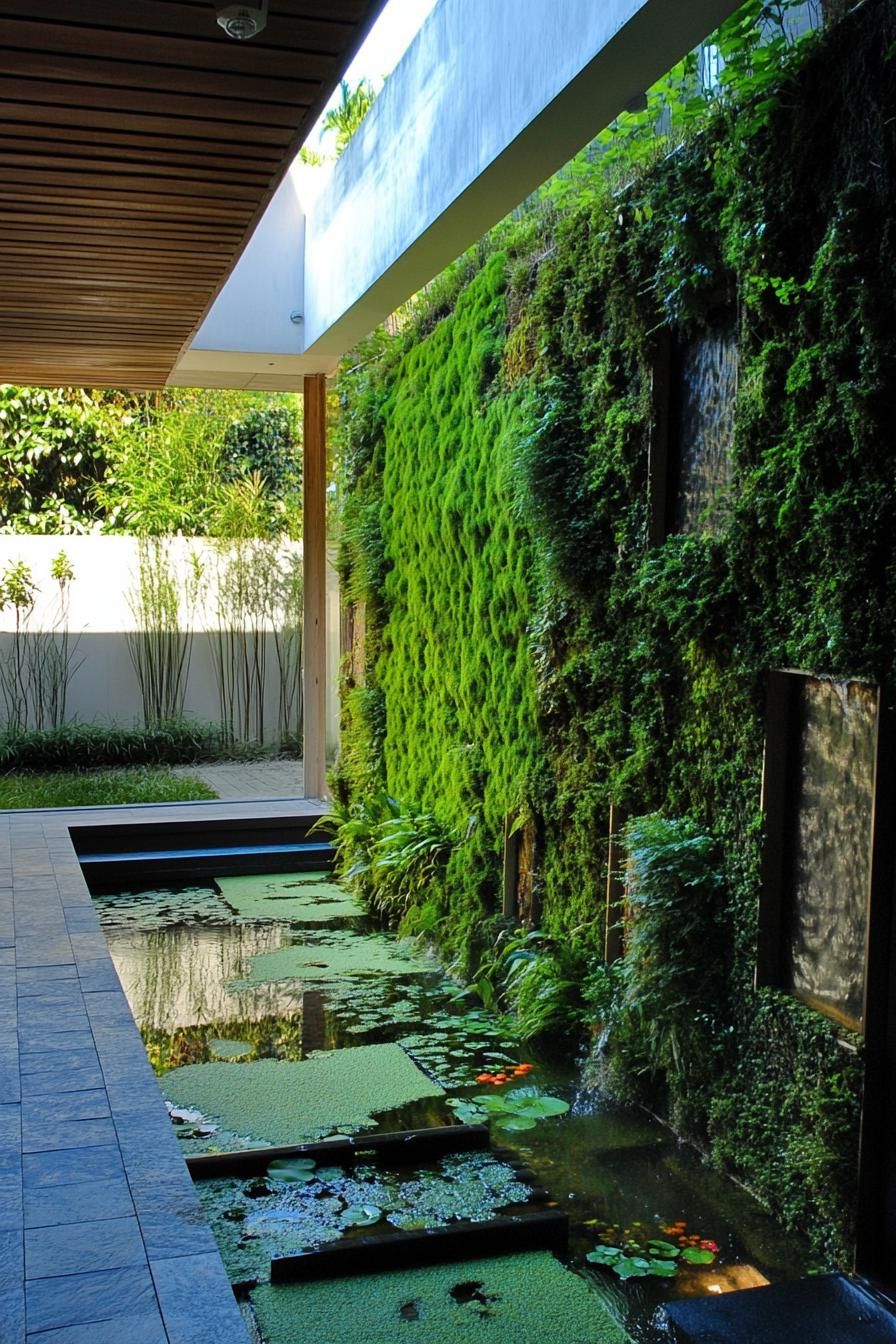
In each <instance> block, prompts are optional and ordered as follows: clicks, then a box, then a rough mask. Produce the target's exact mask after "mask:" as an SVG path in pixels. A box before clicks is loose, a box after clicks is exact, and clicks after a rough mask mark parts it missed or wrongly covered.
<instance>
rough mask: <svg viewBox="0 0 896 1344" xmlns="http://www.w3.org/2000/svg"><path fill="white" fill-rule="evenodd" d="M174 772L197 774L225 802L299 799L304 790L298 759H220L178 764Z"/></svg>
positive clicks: (301, 770)
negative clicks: (250, 799) (214, 763)
mask: <svg viewBox="0 0 896 1344" xmlns="http://www.w3.org/2000/svg"><path fill="white" fill-rule="evenodd" d="M174 772H175V774H180V775H194V776H196V777H198V778H199V779H201V780H202V781H203V782H204V783H205V784H207V785H208V787H209V788H210V789H214V790H215V793H216V794H217V795H218V797H219V798H220V799H222V801H224V802H233V801H243V800H246V799H249V798H301V797H302V794H303V792H304V789H305V775H304V771H303V768H302V762H301V761H222V762H221V763H220V764H217V765H178V766H175V767H174Z"/></svg>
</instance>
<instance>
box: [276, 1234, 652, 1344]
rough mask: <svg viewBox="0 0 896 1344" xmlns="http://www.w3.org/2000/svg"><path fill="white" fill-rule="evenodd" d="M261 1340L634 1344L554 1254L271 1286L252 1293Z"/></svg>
mask: <svg viewBox="0 0 896 1344" xmlns="http://www.w3.org/2000/svg"><path fill="white" fill-rule="evenodd" d="M252 1302H253V1305H254V1306H255V1310H256V1314H257V1316H258V1321H259V1324H260V1326H261V1330H262V1333H263V1335H264V1337H265V1338H266V1339H276V1340H277V1341H278V1344H307V1339H308V1331H309V1322H331V1323H332V1322H338V1325H336V1326H335V1331H334V1330H333V1328H332V1327H331V1337H334V1338H335V1337H337V1336H338V1339H339V1344H395V1341H396V1340H401V1339H404V1337H405V1335H407V1337H408V1339H409V1340H411V1339H414V1340H416V1339H420V1340H426V1344H452V1342H453V1344H458V1341H461V1340H463V1341H468V1340H469V1341H474V1342H475V1341H477V1340H479V1339H482V1340H483V1341H487V1344H525V1342H526V1341H534V1340H545V1339H550V1340H551V1344H586V1341H587V1344H631V1340H630V1336H629V1335H628V1334H626V1332H625V1330H624V1329H623V1328H622V1326H621V1325H619V1324H618V1322H617V1321H616V1320H614V1318H613V1317H612V1316H611V1314H610V1313H609V1311H608V1310H607V1309H606V1307H605V1306H604V1305H603V1303H602V1302H601V1300H600V1298H599V1296H598V1294H597V1293H596V1292H595V1291H594V1289H593V1288H592V1287H591V1286H590V1285H589V1284H588V1283H586V1282H585V1281H584V1280H583V1279H581V1278H580V1277H579V1276H578V1275H577V1274H574V1273H572V1272H571V1271H570V1270H568V1269H566V1268H565V1267H564V1266H563V1265H561V1264H560V1262H559V1261H558V1260H555V1259H554V1257H553V1256H552V1255H551V1254H550V1253H549V1252H548V1251H527V1252H524V1253H523V1254H519V1255H508V1256H497V1257H494V1258H488V1259H480V1260H469V1261H465V1262H464V1263H463V1264H462V1265H434V1266H426V1267H424V1268H420V1269H409V1270H392V1271H390V1272H389V1273H386V1274H368V1275H356V1276H354V1277H350V1278H344V1279H334V1280H330V1281H327V1282H321V1283H302V1284H289V1285H282V1286H277V1287H276V1288H272V1287H270V1286H268V1285H264V1286H262V1287H260V1288H257V1289H256V1290H255V1291H254V1292H253V1293H252Z"/></svg>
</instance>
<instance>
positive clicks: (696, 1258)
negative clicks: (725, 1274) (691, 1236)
mask: <svg viewBox="0 0 896 1344" xmlns="http://www.w3.org/2000/svg"><path fill="white" fill-rule="evenodd" d="M681 1258H682V1260H687V1262H688V1264H689V1265H711V1264H712V1262H713V1261H714V1260H715V1258H716V1257H715V1252H714V1251H701V1250H700V1248H699V1246H685V1248H684V1250H683V1251H682V1253H681Z"/></svg>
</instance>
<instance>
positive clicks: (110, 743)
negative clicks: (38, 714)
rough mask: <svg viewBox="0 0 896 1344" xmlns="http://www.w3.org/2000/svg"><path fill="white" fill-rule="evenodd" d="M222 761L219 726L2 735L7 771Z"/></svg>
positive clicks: (0, 755) (79, 726) (178, 724)
mask: <svg viewBox="0 0 896 1344" xmlns="http://www.w3.org/2000/svg"><path fill="white" fill-rule="evenodd" d="M220 756H221V730H220V728H219V726H218V725H217V724H212V723H187V722H186V721H184V720H176V721H171V722H165V723H156V724H153V726H152V727H150V728H121V727H119V726H118V725H117V724H111V723H110V724H101V723H66V724H60V725H58V726H57V727H55V728H50V729H30V730H28V731H27V732H8V733H4V734H2V735H0V768H2V769H3V770H19V771H21V770H89V769H97V768H102V767H107V766H120V765H161V764H166V765H189V764H192V763H193V762H194V761H199V760H217V759H220Z"/></svg>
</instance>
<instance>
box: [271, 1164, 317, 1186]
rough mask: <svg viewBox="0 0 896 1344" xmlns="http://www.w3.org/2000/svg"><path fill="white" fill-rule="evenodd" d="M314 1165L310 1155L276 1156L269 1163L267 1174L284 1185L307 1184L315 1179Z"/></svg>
mask: <svg viewBox="0 0 896 1344" xmlns="http://www.w3.org/2000/svg"><path fill="white" fill-rule="evenodd" d="M316 1166H317V1163H316V1162H315V1161H314V1159H313V1158H311V1157H278V1158H275V1159H274V1161H273V1162H271V1163H269V1165H268V1176H269V1178H270V1179H271V1180H272V1181H279V1182H281V1183H282V1184H284V1185H307V1184H308V1183H309V1181H313V1180H314V1179H315V1176H314V1169H315V1167H316Z"/></svg>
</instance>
